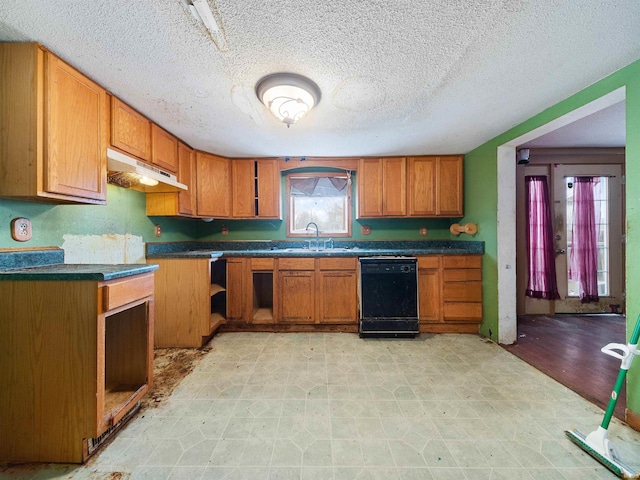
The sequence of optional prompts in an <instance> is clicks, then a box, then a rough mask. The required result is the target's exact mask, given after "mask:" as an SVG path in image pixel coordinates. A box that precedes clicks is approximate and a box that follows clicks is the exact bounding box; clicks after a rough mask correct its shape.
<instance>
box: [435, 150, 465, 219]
mask: <svg viewBox="0 0 640 480" xmlns="http://www.w3.org/2000/svg"><path fill="white" fill-rule="evenodd" d="M462 175H463V157H462V156H451V157H439V159H438V177H437V178H438V183H437V184H438V200H437V205H438V215H439V216H442V217H446V216H449V217H462V216H463V214H464V207H463V201H464V199H463V177H462Z"/></svg>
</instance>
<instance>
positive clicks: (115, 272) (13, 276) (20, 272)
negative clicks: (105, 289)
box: [0, 263, 158, 281]
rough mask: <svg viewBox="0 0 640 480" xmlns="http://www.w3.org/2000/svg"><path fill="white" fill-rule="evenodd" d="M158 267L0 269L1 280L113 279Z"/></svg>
mask: <svg viewBox="0 0 640 480" xmlns="http://www.w3.org/2000/svg"><path fill="white" fill-rule="evenodd" d="M157 269H158V265H154V264H126V265H100V264H68V263H61V264H58V265H44V266H38V267H30V268H18V269H12V270H3V271H0V281H2V280H32V281H38V280H63V281H72V280H98V281H101V280H113V279H114V278H121V277H128V276H130V275H138V274H140V273H147V272H152V271H154V270H157Z"/></svg>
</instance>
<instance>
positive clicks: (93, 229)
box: [0, 185, 196, 248]
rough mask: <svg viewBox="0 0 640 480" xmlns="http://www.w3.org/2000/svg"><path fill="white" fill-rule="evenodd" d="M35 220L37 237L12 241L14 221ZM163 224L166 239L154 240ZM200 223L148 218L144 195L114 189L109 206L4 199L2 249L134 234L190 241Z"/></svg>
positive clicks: (109, 189)
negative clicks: (79, 237)
mask: <svg viewBox="0 0 640 480" xmlns="http://www.w3.org/2000/svg"><path fill="white" fill-rule="evenodd" d="M17 217H26V218H28V219H30V220H31V224H32V226H33V236H32V238H31V240H29V241H27V242H17V241H15V240H13V239H12V238H11V220H13V219H14V218H17ZM156 223H160V224H161V226H162V236H161V237H160V238H156V237H155V236H154V225H155V224H156ZM195 232H196V222H195V221H193V220H179V219H167V218H153V217H147V216H146V214H145V196H144V193H140V192H137V191H135V190H127V189H125V188H120V187H116V186H113V185H108V186H107V204H106V205H49V204H44V203H34V202H22V201H16V200H5V199H0V248H27V247H44V246H56V247H59V246H61V245H62V244H63V242H64V239H63V235H67V234H71V235H105V234H120V235H125V234H130V235H136V236H140V237H142V239H143V241H144V242H152V241H166V242H169V241H179V240H190V239H192V238H193V237H194V236H195Z"/></svg>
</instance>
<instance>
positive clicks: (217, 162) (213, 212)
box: [196, 152, 231, 218]
mask: <svg viewBox="0 0 640 480" xmlns="http://www.w3.org/2000/svg"><path fill="white" fill-rule="evenodd" d="M196 176H197V187H196V197H197V202H196V203H197V212H198V216H200V217H212V218H214V217H215V218H229V216H230V213H231V195H230V194H229V189H230V187H231V170H230V165H229V159H228V158H223V157H218V156H216V155H211V154H209V153H204V152H197V154H196Z"/></svg>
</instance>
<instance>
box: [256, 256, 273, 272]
mask: <svg viewBox="0 0 640 480" xmlns="http://www.w3.org/2000/svg"><path fill="white" fill-rule="evenodd" d="M275 263H276V262H275V258H252V259H251V270H273V269H274V268H275Z"/></svg>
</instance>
